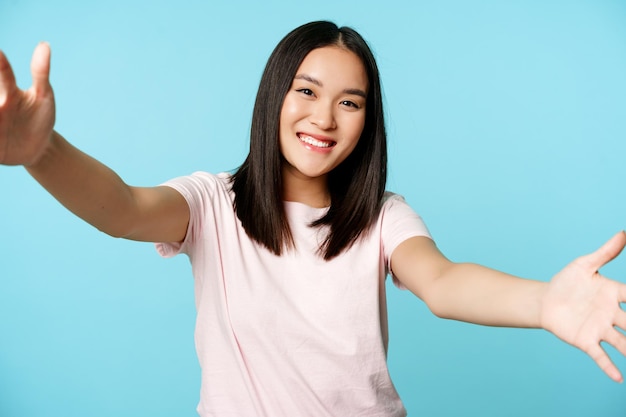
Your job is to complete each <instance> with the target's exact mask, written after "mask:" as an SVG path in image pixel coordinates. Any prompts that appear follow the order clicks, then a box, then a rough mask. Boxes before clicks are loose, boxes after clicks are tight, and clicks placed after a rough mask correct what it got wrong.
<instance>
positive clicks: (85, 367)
mask: <svg viewBox="0 0 626 417" xmlns="http://www.w3.org/2000/svg"><path fill="white" fill-rule="evenodd" d="M316 19H331V20H334V21H336V22H337V23H339V24H340V25H350V26H353V27H355V28H356V29H357V30H359V31H360V32H361V33H362V34H363V36H364V37H365V38H366V39H367V40H368V41H369V42H370V43H371V45H372V48H373V50H374V52H375V54H376V56H377V59H378V63H379V66H380V69H381V72H382V77H383V88H384V93H385V100H386V111H387V122H388V131H389V150H390V176H389V189H390V190H393V191H396V192H399V193H401V194H404V195H405V196H406V198H407V200H408V201H409V202H410V204H411V205H412V206H413V207H414V208H415V209H416V210H417V211H418V212H419V213H420V214H421V215H422V216H423V217H424V219H425V220H426V222H427V224H428V226H429V228H430V229H431V232H432V233H433V235H434V236H435V238H436V240H437V242H438V244H439V246H440V248H441V249H442V250H443V252H444V253H445V254H446V255H447V256H448V257H449V258H451V259H453V260H458V261H473V262H478V263H483V264H486V265H489V266H492V267H495V268H498V269H502V270H505V271H507V272H510V273H514V274H517V275H521V276H525V277H532V278H536V279H541V280H548V279H549V277H550V276H551V275H553V274H554V273H555V272H557V271H558V270H559V269H560V268H561V267H563V266H564V265H565V264H566V263H568V262H569V261H570V260H572V259H573V258H575V257H576V256H579V255H582V254H584V253H587V252H590V251H592V250H594V249H595V248H596V247H598V246H599V245H601V244H602V243H603V242H604V241H605V240H606V239H608V238H609V237H610V236H611V235H613V234H614V233H615V232H617V231H618V230H620V229H622V228H624V227H625V226H626V222H625V221H624V219H625V216H626V195H625V193H624V185H623V181H624V178H626V166H625V164H624V156H625V155H626V141H625V140H624V139H625V137H626V76H625V74H626V2H624V1H608V0H588V1H550V0H548V1H521V0H520V1H495V0H494V1H489V0H477V1H471V2H466V1H460V0H458V1H454V0H446V1H414V2H411V3H409V2H394V1H385V2H382V1H380V2H372V1H363V0H361V1H345V2H336V1H330V0H320V1H316V2H286V1H284V2H278V1H266V2H252V1H249V2H229V3H228V4H226V3H224V4H221V3H218V2H200V1H185V0H181V1H176V2H173V1H172V2H165V1H136V0H123V1H122V0H109V1H106V2H102V1H101V2H91V1H84V2H81V3H80V4H78V2H74V1H62V0H57V1H43V0H40V1H35V0H0V48H2V49H3V50H4V51H5V53H6V54H7V55H8V57H9V59H10V60H11V62H12V63H13V65H14V69H15V72H16V76H17V78H18V83H19V84H20V85H21V86H22V87H27V86H29V85H30V75H29V69H28V66H29V62H30V56H31V53H32V50H33V48H34V46H35V45H36V44H37V42H38V41H40V40H47V41H49V42H50V43H51V45H52V52H53V64H52V82H53V86H54V88H55V92H56V97H57V104H58V116H57V124H56V128H57V129H58V130H59V131H60V132H62V133H63V134H64V135H65V136H66V137H67V138H68V139H70V140H71V141H72V142H73V143H74V144H75V145H77V146H78V147H79V148H81V149H83V150H84V151H86V152H88V153H90V154H91V155H93V156H95V157H96V158H98V159H100V160H101V161H103V162H104V163H106V164H108V165H109V166H111V167H112V168H113V169H114V170H116V171H117V172H118V173H119V174H120V175H121V176H122V177H123V178H124V179H125V180H126V181H127V182H129V183H131V184H134V185H155V184H158V183H160V182H162V181H164V180H166V179H168V178H170V177H174V176H178V175H184V174H188V173H191V172H193V171H195V170H207V171H212V172H218V171H225V170H230V169H233V168H235V167H237V166H238V165H239V164H240V163H241V162H242V161H243V159H244V157H245V154H246V152H247V146H248V145H247V143H248V142H247V135H248V130H249V127H250V115H251V111H252V106H253V102H254V97H255V93H256V88H257V85H258V81H259V79H260V75H261V72H262V70H263V66H264V64H265V61H266V59H267V57H268V56H269V54H270V52H271V50H272V49H273V48H274V46H275V45H276V43H277V42H278V41H279V40H280V39H281V38H282V37H283V36H284V35H285V34H286V33H287V32H288V31H289V30H291V29H293V28H294V27H296V26H298V25H300V24H302V23H305V22H307V21H310V20H316ZM0 190H1V196H2V197H1V201H0V235H1V239H0V416H2V417H32V416H43V415H45V416H63V417H73V416H94V417H98V416H120V417H121V416H129V417H130V416H134V417H136V416H151V417H157V416H168V417H169V416H194V415H195V405H196V402H197V400H198V391H199V369H198V365H197V360H196V356H195V351H194V344H193V327H194V314H195V311H194V305H193V293H192V278H191V273H190V267H189V264H188V261H187V259H186V258H185V257H178V258H174V259H171V260H164V259H160V258H159V257H158V255H157V254H156V253H155V252H154V250H153V247H152V245H150V244H142V243H135V242H127V241H122V240H116V239H113V238H110V237H108V236H105V235H103V234H102V233H100V232H98V231H97V230H95V229H93V228H92V227H91V226H89V225H87V224H85V223H83V222H82V221H80V220H77V219H76V218H75V217H73V216H72V215H71V214H69V213H68V212H66V211H65V209H63V208H62V207H61V206H60V204H58V203H57V202H56V201H55V200H54V199H53V198H52V197H50V196H49V195H47V194H46V193H45V192H43V191H42V190H41V187H40V186H39V185H38V184H37V183H35V182H34V181H33V180H32V179H31V178H30V177H29V176H28V175H27V174H26V172H25V171H24V170H23V169H22V168H19V167H0ZM603 272H604V273H605V274H607V275H609V276H612V277H614V278H616V279H618V280H620V281H622V282H623V281H625V280H626V279H625V278H626V261H625V260H624V258H620V259H618V260H616V261H615V262H614V263H612V264H610V265H609V266H607V267H605V268H604V269H603ZM388 288H389V308H390V329H391V343H390V351H389V364H390V370H391V373H392V376H393V378H394V381H395V383H396V385H397V389H398V390H399V392H400V394H401V396H402V398H403V400H404V402H405V405H406V407H407V409H408V411H409V415H410V416H452V415H462V416H520V417H521V416H529V415H532V416H590V415H597V416H614V417H617V416H620V417H623V416H624V414H625V413H626V395H625V394H626V392H625V391H624V386H623V385H620V384H615V383H613V382H611V381H610V380H609V379H608V378H607V377H606V376H604V374H603V373H602V372H601V371H600V370H599V369H597V368H596V366H595V364H594V363H593V362H592V361H591V359H589V358H587V357H586V356H585V355H584V354H583V353H581V352H579V351H577V350H576V349H574V348H572V347H570V346H568V345H566V344H564V343H562V342H560V341H558V340H557V339H556V338H555V337H554V336H552V335H550V334H548V333H547V332H544V331H540V330H517V329H500V328H484V327H478V326H473V325H468V324H463V323H456V322H450V321H444V320H440V319H437V318H435V317H433V316H432V315H431V314H430V313H429V312H428V310H427V309H426V308H425V307H424V305H423V304H422V303H421V302H420V301H419V300H417V299H416V298H415V297H414V296H412V295H411V294H410V293H408V292H402V291H400V290H397V289H395V288H394V287H393V286H392V285H389V287H388ZM609 353H610V354H611V356H612V357H613V359H614V360H615V361H616V363H617V364H618V366H620V367H621V369H622V371H625V372H626V360H625V359H624V358H623V357H621V356H619V355H618V354H617V352H616V351H615V350H612V349H610V348H609Z"/></svg>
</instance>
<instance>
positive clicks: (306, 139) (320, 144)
mask: <svg viewBox="0 0 626 417" xmlns="http://www.w3.org/2000/svg"><path fill="white" fill-rule="evenodd" d="M298 139H300V141H301V142H303V143H305V144H307V145H310V146H313V147H315V148H332V147H333V146H335V145H336V144H337V142H335V141H334V140H330V139H317V138H314V137H311V136H309V135H305V134H302V133H299V134H298Z"/></svg>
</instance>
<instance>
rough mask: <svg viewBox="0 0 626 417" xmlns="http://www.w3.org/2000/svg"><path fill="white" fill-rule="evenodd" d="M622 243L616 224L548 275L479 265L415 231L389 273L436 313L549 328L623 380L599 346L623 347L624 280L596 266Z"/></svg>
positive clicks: (624, 349) (394, 258)
mask: <svg viewBox="0 0 626 417" xmlns="http://www.w3.org/2000/svg"><path fill="white" fill-rule="evenodd" d="M624 245H626V234H625V233H624V232H620V233H618V234H617V235H615V236H614V237H613V238H612V239H610V240H609V241H608V242H607V243H605V244H604V245H603V246H602V247H601V248H600V249H598V250H597V251H596V252H594V253H592V254H589V255H586V256H582V257H580V258H578V259H576V260H574V261H573V262H572V263H570V264H569V265H568V266H567V267H565V268H564V269H563V270H562V271H561V272H559V273H558V274H557V275H555V276H554V277H553V279H552V281H551V282H550V283H544V282H540V281H533V280H527V279H522V278H517V277H514V276H512V275H508V274H505V273H502V272H499V271H495V270H493V269H489V268H486V267H483V266H480V265H475V264H467V263H454V262H451V261H449V260H448V259H446V258H445V257H444V256H443V255H442V254H441V252H440V251H439V250H438V249H437V247H436V246H435V244H434V243H433V242H432V241H431V240H430V239H428V238H424V237H415V238H411V239H409V240H407V241H405V242H404V243H402V244H401V245H400V246H398V248H397V249H396V250H395V251H394V252H393V254H392V257H391V268H392V271H393V274H394V276H395V277H396V278H397V279H398V280H399V281H400V282H401V283H402V284H403V285H405V286H406V287H407V288H408V289H409V290H410V291H412V292H413V293H414V294H415V295H417V296H418V297H419V298H421V299H422V300H424V302H425V303H426V304H427V305H428V307H429V308H430V309H431V311H433V313H434V314H436V315H437V316H439V317H443V318H449V319H455V320H461V321H467V322H471V323H477V324H484V325H491V326H509V327H536V328H544V329H546V330H549V331H551V332H552V333H554V334H555V335H556V336H557V337H559V338H561V339H562V340H564V341H565V342H567V343H570V344H572V345H573V346H576V347H578V348H579V349H581V350H583V351H584V352H586V353H587V354H589V355H590V356H591V357H592V358H593V359H594V360H595V361H596V363H597V364H598V366H600V368H601V369H603V370H604V371H605V372H606V373H607V374H608V375H609V376H610V377H611V378H612V379H613V380H615V381H618V382H621V381H622V380H623V378H622V375H621V373H620V372H619V370H618V369H617V368H616V367H615V365H613V363H612V362H611V360H610V359H609V357H608V355H607V354H606V352H605V351H604V350H603V349H602V347H601V346H600V342H602V341H605V342H607V343H609V344H611V345H613V346H614V347H615V348H616V349H617V350H618V351H620V352H621V353H622V354H623V355H626V336H624V335H623V334H622V333H620V332H619V331H618V330H616V329H615V326H617V327H620V328H622V329H626V312H624V311H623V310H622V309H621V307H620V303H621V302H626V285H624V284H620V283H618V282H615V281H611V280H609V279H606V278H605V277H603V276H602V275H600V273H599V272H598V270H599V269H600V267H601V266H603V265H604V264H606V263H608V262H609V261H611V260H612V259H613V258H615V257H616V256H617V255H619V253H620V252H621V250H622V249H623V248H624Z"/></svg>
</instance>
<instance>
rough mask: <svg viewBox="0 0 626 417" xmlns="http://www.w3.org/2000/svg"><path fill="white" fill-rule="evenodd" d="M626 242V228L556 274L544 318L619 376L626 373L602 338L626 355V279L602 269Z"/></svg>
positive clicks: (548, 327) (545, 325)
mask: <svg viewBox="0 0 626 417" xmlns="http://www.w3.org/2000/svg"><path fill="white" fill-rule="evenodd" d="M625 245H626V233H624V232H620V233H618V234H616V235H615V236H613V237H612V238H611V239H610V240H609V241H607V242H606V243H605V244H604V245H602V247H600V248H599V249H598V250H596V251H595V252H593V253H591V254H589V255H585V256H581V257H580V258H578V259H576V260H574V261H573V262H572V263H570V264H569V265H567V266H566V267H565V268H564V269H563V270H562V271H561V272H559V273H558V274H556V275H555V276H554V277H553V279H552V281H551V282H550V284H549V285H548V289H547V291H546V293H545V296H544V298H543V301H542V309H541V324H542V327H543V328H545V329H546V330H548V331H550V332H552V333H554V334H555V335H556V336H557V337H559V338H560V339H562V340H564V341H565V342H567V343H569V344H571V345H573V346H575V347H577V348H579V349H581V350H582V351H584V352H585V353H587V354H588V355H589V356H591V358H592V359H593V360H594V361H595V362H596V363H597V364H598V366H599V367H600V368H601V369H602V370H603V371H604V372H606V374H607V375H608V376H609V377H610V378H612V379H613V380H615V381H617V382H622V381H623V377H622V374H621V373H620V371H619V370H618V369H617V367H616V366H615V364H613V362H612V361H611V359H610V358H609V356H608V355H607V353H606V352H605V350H604V349H603V347H602V346H601V344H600V343H601V342H606V343H609V344H610V345H612V346H613V347H615V348H616V349H617V350H618V351H619V352H620V353H621V354H622V355H626V336H625V335H624V334H623V333H622V332H620V331H619V330H618V329H617V328H616V327H619V328H621V329H624V330H626V311H624V310H623V309H622V308H621V306H620V303H624V302H626V285H625V284H621V283H619V282H616V281H612V280H610V279H607V278H605V277H604V276H602V275H601V274H600V272H599V269H600V268H601V267H602V266H603V265H605V264H607V263H608V262H610V261H611V260H612V259H614V258H615V257H616V256H617V255H619V253H620V252H621V251H622V249H623V248H624V246H625Z"/></svg>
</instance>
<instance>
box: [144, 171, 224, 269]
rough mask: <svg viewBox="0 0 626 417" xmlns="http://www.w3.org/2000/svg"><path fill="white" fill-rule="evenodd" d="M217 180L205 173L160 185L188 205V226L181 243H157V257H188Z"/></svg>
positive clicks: (200, 227)
mask: <svg viewBox="0 0 626 417" xmlns="http://www.w3.org/2000/svg"><path fill="white" fill-rule="evenodd" d="M217 182H218V180H217V178H216V176H214V175H211V174H208V173H205V172H196V173H193V174H192V175H188V176H184V177H178V178H174V179H172V180H169V181H166V182H165V183H163V184H161V185H164V186H167V187H171V188H173V189H175V190H176V191H178V192H179V193H180V194H181V195H182V196H183V198H184V199H185V200H186V201H187V204H188V205H189V225H188V226H187V233H186V234H185V238H184V240H183V241H182V242H157V243H155V246H156V250H157V252H158V253H159V255H161V256H163V257H165V258H169V257H172V256H175V255H178V254H179V253H184V254H187V255H189V252H190V250H191V247H192V246H193V244H194V242H195V241H196V240H197V239H198V238H199V234H200V231H201V230H202V222H203V219H204V213H206V212H207V210H206V209H207V205H210V204H212V197H213V194H214V193H215V191H216V188H217Z"/></svg>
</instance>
